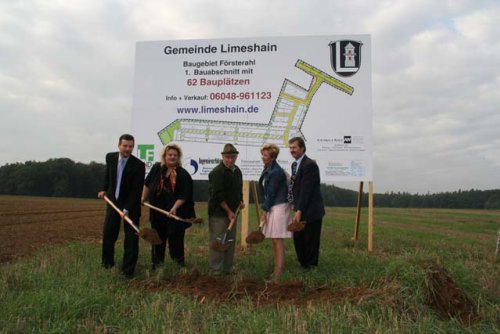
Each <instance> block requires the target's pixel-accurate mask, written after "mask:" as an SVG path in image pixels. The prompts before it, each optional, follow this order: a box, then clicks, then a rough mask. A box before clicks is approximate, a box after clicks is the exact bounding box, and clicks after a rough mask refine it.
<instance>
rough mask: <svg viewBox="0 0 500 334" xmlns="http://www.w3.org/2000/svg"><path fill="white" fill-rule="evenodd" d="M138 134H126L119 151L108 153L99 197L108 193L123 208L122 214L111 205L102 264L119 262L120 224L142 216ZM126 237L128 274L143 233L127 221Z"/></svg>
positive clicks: (124, 266) (123, 269)
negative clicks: (117, 252)
mask: <svg viewBox="0 0 500 334" xmlns="http://www.w3.org/2000/svg"><path fill="white" fill-rule="evenodd" d="M134 144H135V142H134V137H133V136H131V135H128V134H124V135H122V136H121V137H120V139H119V141H118V152H113V153H108V154H107V155H106V175H105V177H104V184H103V187H102V191H100V192H99V193H98V194H97V197H99V198H103V197H104V195H106V196H107V197H108V198H109V199H110V200H112V201H113V202H114V203H115V204H116V206H117V207H118V208H119V209H121V210H122V211H123V215H120V214H118V213H117V212H116V211H115V210H114V209H113V208H112V207H111V206H110V205H107V210H106V219H105V221H104V229H103V238H102V266H103V267H104V268H112V267H113V266H114V265H115V242H116V240H117V239H118V234H119V232H120V224H121V220H122V219H123V216H124V215H127V216H128V217H129V218H130V219H131V220H132V221H133V222H134V223H135V224H136V225H139V218H140V217H141V193H142V186H143V185H144V174H145V170H146V168H145V165H144V162H142V161H141V160H139V159H137V158H136V157H134V156H133V155H132V151H133V149H134ZM124 230H125V241H124V247H123V249H124V254H123V262H122V266H121V272H122V274H123V275H125V276H126V277H132V275H133V274H134V270H135V265H136V263H137V258H138V256H139V237H138V236H137V234H136V232H135V230H134V229H133V228H132V227H131V226H130V225H129V224H124Z"/></svg>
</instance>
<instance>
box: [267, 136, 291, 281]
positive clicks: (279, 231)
mask: <svg viewBox="0 0 500 334" xmlns="http://www.w3.org/2000/svg"><path fill="white" fill-rule="evenodd" d="M260 153H261V155H262V162H263V163H264V170H263V171H262V174H261V176H260V179H259V188H260V190H261V193H262V194H263V197H264V201H263V203H262V205H261V208H262V210H264V214H263V215H262V216H261V219H262V220H263V221H264V226H263V228H262V233H264V235H265V236H266V238H270V239H272V241H273V251H274V272H273V274H272V275H271V279H273V280H278V279H279V277H280V275H281V272H282V271H283V267H284V265H285V247H284V243H283V239H285V238H291V237H292V233H291V232H289V231H288V230H287V227H288V224H290V222H291V210H290V205H289V203H288V199H287V195H288V183H287V177H286V174H285V171H284V170H283V168H281V166H280V165H279V164H278V162H277V161H276V158H277V157H278V154H279V148H278V146H276V145H275V144H265V145H264V146H262V148H261V149H260Z"/></svg>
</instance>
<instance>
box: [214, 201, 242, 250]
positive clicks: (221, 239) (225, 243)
mask: <svg viewBox="0 0 500 334" xmlns="http://www.w3.org/2000/svg"><path fill="white" fill-rule="evenodd" d="M239 213H240V207H239V206H238V209H237V210H236V212H235V213H234V218H233V219H232V220H231V222H230V223H229V225H228V227H227V229H226V231H224V233H222V234H221V235H219V236H218V237H216V238H215V240H214V241H212V244H211V245H210V247H212V249H213V250H216V251H218V252H227V250H228V249H229V244H230V243H231V242H233V241H234V240H233V239H228V238H227V235H228V234H229V232H231V229H232V228H233V225H234V223H235V222H236V220H237V219H238V214H239Z"/></svg>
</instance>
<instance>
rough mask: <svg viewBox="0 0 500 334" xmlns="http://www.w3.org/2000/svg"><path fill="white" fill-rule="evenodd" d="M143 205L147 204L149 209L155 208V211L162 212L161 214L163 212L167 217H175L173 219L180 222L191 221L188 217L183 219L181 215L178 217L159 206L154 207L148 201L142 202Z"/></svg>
mask: <svg viewBox="0 0 500 334" xmlns="http://www.w3.org/2000/svg"><path fill="white" fill-rule="evenodd" d="M143 205H144V206H147V207H148V208H151V209H153V210H156V211H158V212H160V213H163V214H164V215H165V216H167V217H168V218H173V219H175V220H180V221H181V222H185V223H191V222H190V221H189V220H188V219H184V218H181V217H179V216H176V215H174V214H172V213H170V212H168V211H165V210H163V209H160V208H159V207H156V206H154V205H152V204H149V203H146V202H144V203H143Z"/></svg>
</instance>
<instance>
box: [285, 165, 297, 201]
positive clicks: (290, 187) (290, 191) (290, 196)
mask: <svg viewBox="0 0 500 334" xmlns="http://www.w3.org/2000/svg"><path fill="white" fill-rule="evenodd" d="M295 174H297V161H294V162H293V163H292V177H291V178H290V184H289V185H288V196H287V199H288V203H293V184H294V183H295Z"/></svg>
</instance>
